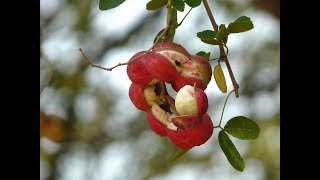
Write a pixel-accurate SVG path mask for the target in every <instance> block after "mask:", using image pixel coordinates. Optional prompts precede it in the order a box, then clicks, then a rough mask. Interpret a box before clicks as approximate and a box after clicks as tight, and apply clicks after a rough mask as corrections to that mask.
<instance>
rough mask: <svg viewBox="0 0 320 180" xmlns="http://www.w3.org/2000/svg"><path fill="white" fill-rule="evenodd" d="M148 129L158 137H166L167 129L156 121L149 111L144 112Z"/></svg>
mask: <svg viewBox="0 0 320 180" xmlns="http://www.w3.org/2000/svg"><path fill="white" fill-rule="evenodd" d="M146 114H147V121H148V124H149V127H150V128H151V129H152V130H153V131H154V132H155V133H156V134H158V135H160V136H167V129H166V126H165V125H164V124H162V123H161V122H160V121H158V120H157V119H156V118H155V117H154V116H153V114H152V112H151V110H147V111H146Z"/></svg>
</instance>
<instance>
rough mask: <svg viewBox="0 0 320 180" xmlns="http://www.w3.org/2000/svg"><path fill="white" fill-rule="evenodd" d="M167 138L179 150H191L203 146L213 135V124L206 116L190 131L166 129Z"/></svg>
mask: <svg viewBox="0 0 320 180" xmlns="http://www.w3.org/2000/svg"><path fill="white" fill-rule="evenodd" d="M167 133H168V136H169V138H170V140H171V141H172V143H173V144H175V145H176V146H177V147H179V148H181V149H185V150H188V149H191V148H193V147H194V146H200V145H202V144H204V143H205V142H206V141H207V140H208V139H209V138H210V137H211V135H212V133H213V124H212V121H211V119H210V117H209V115H208V114H205V115H203V116H202V117H201V119H200V121H199V122H198V123H197V124H196V125H195V126H194V127H193V128H191V129H188V130H184V129H182V128H178V130H177V131H174V130H170V129H167Z"/></svg>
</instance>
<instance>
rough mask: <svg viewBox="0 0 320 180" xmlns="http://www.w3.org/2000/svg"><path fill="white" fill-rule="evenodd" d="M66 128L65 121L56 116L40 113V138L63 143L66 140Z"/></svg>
mask: <svg viewBox="0 0 320 180" xmlns="http://www.w3.org/2000/svg"><path fill="white" fill-rule="evenodd" d="M64 131H65V127H64V124H63V121H62V120H61V119H60V118H59V117H56V116H47V115H46V114H44V113H43V112H40V138H41V137H47V138H48V139H50V140H52V141H54V142H61V141H62V140H63V138H64V133H65V132H64Z"/></svg>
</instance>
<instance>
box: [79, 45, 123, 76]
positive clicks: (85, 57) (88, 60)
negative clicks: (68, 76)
mask: <svg viewBox="0 0 320 180" xmlns="http://www.w3.org/2000/svg"><path fill="white" fill-rule="evenodd" d="M79 51H80V52H81V53H82V56H83V57H84V59H85V60H86V61H87V62H88V63H89V64H90V65H91V66H92V67H96V68H99V69H103V70H106V71H112V70H113V69H114V68H116V67H118V66H124V65H128V63H129V61H128V62H126V63H118V64H117V65H115V66H113V67H111V68H105V67H102V66H99V65H95V64H93V63H92V61H91V60H90V59H89V58H87V56H86V55H85V53H84V52H83V51H82V49H81V48H80V49H79Z"/></svg>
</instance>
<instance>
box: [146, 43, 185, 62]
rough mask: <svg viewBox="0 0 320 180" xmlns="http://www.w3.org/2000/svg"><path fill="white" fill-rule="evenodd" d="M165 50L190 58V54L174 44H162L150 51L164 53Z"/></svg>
mask: <svg viewBox="0 0 320 180" xmlns="http://www.w3.org/2000/svg"><path fill="white" fill-rule="evenodd" d="M165 50H172V51H176V52H180V53H182V54H184V55H185V56H187V57H188V58H189V57H190V54H189V53H188V51H187V50H186V49H185V48H184V47H182V46H181V45H180V44H177V43H174V42H162V43H159V44H157V45H156V46H155V47H153V49H152V51H157V52H159V51H165Z"/></svg>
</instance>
